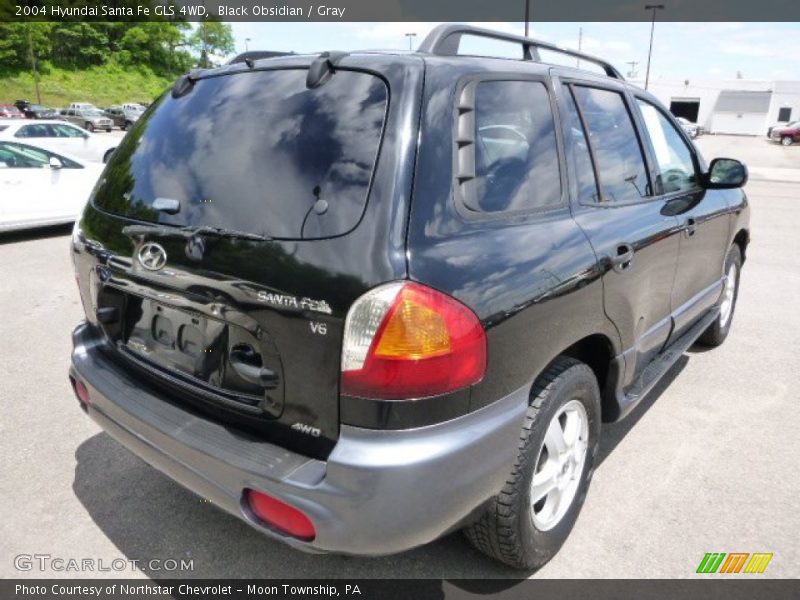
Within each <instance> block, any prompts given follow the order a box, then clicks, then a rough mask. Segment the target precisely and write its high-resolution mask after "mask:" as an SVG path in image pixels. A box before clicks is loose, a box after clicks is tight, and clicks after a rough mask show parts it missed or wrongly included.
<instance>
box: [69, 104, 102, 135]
mask: <svg viewBox="0 0 800 600" xmlns="http://www.w3.org/2000/svg"><path fill="white" fill-rule="evenodd" d="M62 118H64V119H66V120H67V121H69V122H70V123H74V124H75V125H77V126H78V127H83V128H84V129H86V130H87V131H95V130H96V129H105V130H106V131H111V129H112V128H113V127H114V122H113V121H112V120H111V119H109V118H108V117H107V116H106V115H104V114H103V112H102V111H101V110H99V109H96V108H68V109H67V110H66V111H62Z"/></svg>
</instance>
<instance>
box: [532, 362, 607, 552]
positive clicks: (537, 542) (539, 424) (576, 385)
mask: <svg viewBox="0 0 800 600" xmlns="http://www.w3.org/2000/svg"><path fill="white" fill-rule="evenodd" d="M565 375H568V377H567V378H566V381H564V382H563V383H562V385H560V386H559V388H558V389H557V391H556V393H555V394H554V395H553V396H552V397H550V398H548V401H547V402H546V403H545V404H543V405H542V406H541V407H540V408H539V410H538V412H537V414H536V417H535V421H534V424H533V425H532V427H531V432H530V435H529V436H528V439H527V441H526V443H525V447H524V449H523V450H522V453H523V455H524V465H523V466H522V469H523V473H522V478H521V481H520V485H522V486H525V487H524V488H523V490H521V493H520V494H519V496H518V498H517V500H518V501H519V502H521V504H522V505H521V506H519V510H518V512H517V514H518V515H519V521H520V522H519V527H518V531H519V533H520V541H521V543H522V546H523V548H524V556H526V557H537V559H536V560H535V565H536V566H538V565H540V564H543V563H544V562H546V561H547V560H549V559H550V558H551V557H552V556H554V555H555V554H556V552H558V550H559V548H561V546H562V545H563V543H564V541H565V540H566V539H567V537H568V536H569V533H570V531H571V530H572V527H573V526H574V525H575V521H576V519H577V518H578V514H579V513H580V510H581V507H582V506H583V502H584V500H585V499H586V493H587V492H588V489H589V482H590V481H591V478H592V474H593V472H594V461H595V458H596V457H597V452H598V449H599V442H600V420H601V415H600V398H599V391H598V389H597V382H596V380H595V378H594V375H593V374H592V372H591V371H590V370H589V368H588V367H586V366H584V365H580V366H577V367H572V368H571V369H570V370H569V371H567V372H566V373H565ZM573 399H577V400H580V401H581V403H582V404H583V406H584V408H585V409H586V414H587V416H588V418H589V445H588V449H587V454H586V460H585V461H584V465H583V471H582V472H581V476H580V484H579V486H578V490H577V492H576V493H575V497H574V498H573V500H572V505H571V506H570V508H569V510H568V511H567V512H566V514H565V515H564V516H563V517H562V518H561V521H560V522H559V523H558V524H557V525H556V526H555V527H553V528H552V529H549V530H547V531H541V530H539V529H537V528H536V526H535V525H534V524H533V520H532V518H531V514H532V507H531V502H530V492H531V490H530V483H531V478H532V477H533V470H534V469H535V467H536V461H537V460H538V458H539V453H540V451H541V448H542V444H543V443H544V435H545V432H546V430H547V427H548V425H549V424H550V421H551V420H552V419H553V416H554V415H555V414H556V413H557V412H558V410H559V409H560V408H561V407H562V406H563V405H564V404H566V403H567V402H569V401H570V400H573ZM539 558H541V560H539Z"/></svg>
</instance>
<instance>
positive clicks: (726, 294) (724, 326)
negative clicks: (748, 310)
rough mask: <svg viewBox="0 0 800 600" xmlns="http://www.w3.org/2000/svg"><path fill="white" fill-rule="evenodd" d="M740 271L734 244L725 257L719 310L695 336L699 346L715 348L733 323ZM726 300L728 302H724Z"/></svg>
mask: <svg viewBox="0 0 800 600" xmlns="http://www.w3.org/2000/svg"><path fill="white" fill-rule="evenodd" d="M741 273H742V252H741V250H739V246H737V245H736V244H734V245H733V246H732V247H731V249H730V250H728V255H727V256H726V257H725V283H724V284H723V287H722V297H721V298H720V302H719V308H720V312H719V315H718V316H717V318H716V319H715V320H714V322H713V323H712V324H711V325H709V327H708V329H706V330H705V331H704V332H703V333H702V334H701V335H700V337H699V338H697V343H698V344H700V345H701V346H708V347H710V348H716V347H717V346H719V345H721V344H722V342H724V341H725V338H727V337H728V333H729V332H730V330H731V324H732V323H733V314H734V312H735V311H736V300H737V299H738V298H739V279H740V277H741ZM726 302H728V303H729V304H726Z"/></svg>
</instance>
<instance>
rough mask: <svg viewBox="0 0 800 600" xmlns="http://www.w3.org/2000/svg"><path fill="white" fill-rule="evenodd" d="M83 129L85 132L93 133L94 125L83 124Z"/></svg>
mask: <svg viewBox="0 0 800 600" xmlns="http://www.w3.org/2000/svg"><path fill="white" fill-rule="evenodd" d="M84 127H85V128H86V131H94V125H92V124H91V123H85V124H84Z"/></svg>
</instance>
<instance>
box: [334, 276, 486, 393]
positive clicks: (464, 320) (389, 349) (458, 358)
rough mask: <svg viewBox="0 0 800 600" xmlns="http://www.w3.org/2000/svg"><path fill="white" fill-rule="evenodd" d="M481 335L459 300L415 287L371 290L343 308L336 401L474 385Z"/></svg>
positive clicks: (479, 374) (480, 367) (482, 352)
mask: <svg viewBox="0 0 800 600" xmlns="http://www.w3.org/2000/svg"><path fill="white" fill-rule="evenodd" d="M485 372H486V334H485V332H484V330H483V326H482V325H481V323H480V321H479V320H478V317H477V316H475V313H473V312H472V311H471V310H470V309H469V308H467V307H466V306H464V305H463V304H461V303H460V302H459V301H457V300H455V299H454V298H451V297H450V296H448V295H446V294H443V293H442V292H439V291H437V290H434V289H432V288H429V287H427V286H424V285H421V284H418V283H414V282H396V283H390V284H387V285H383V286H380V287H378V288H375V289H374V290H370V291H369V292H367V293H366V294H364V295H363V296H362V297H361V298H359V299H358V300H357V301H356V302H355V303H354V304H353V306H352V307H351V308H350V312H349V313H348V314H347V321H346V322H345V333H344V342H343V348H342V390H341V391H342V394H345V395H348V396H358V397H361V398H378V399H385V400H400V399H412V398H420V397H424V396H434V395H437V394H443V393H446V392H450V391H453V390H457V389H460V388H463V387H467V386H469V385H472V384H474V383H477V382H478V381H480V380H481V379H482V378H483V376H484V373H485Z"/></svg>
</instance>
